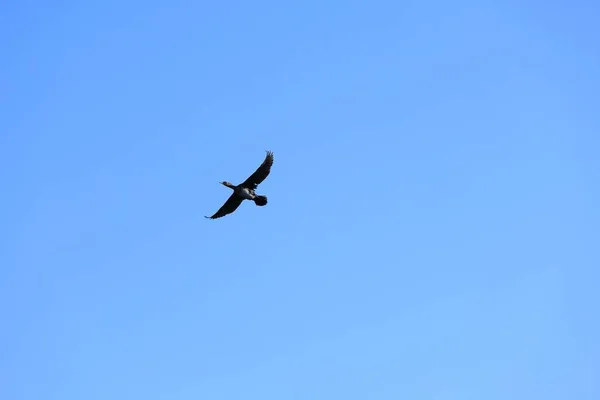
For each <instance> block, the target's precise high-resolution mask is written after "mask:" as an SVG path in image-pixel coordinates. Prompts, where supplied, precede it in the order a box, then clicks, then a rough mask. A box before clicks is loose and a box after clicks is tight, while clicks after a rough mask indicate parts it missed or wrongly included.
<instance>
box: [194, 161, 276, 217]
mask: <svg viewBox="0 0 600 400" xmlns="http://www.w3.org/2000/svg"><path fill="white" fill-rule="evenodd" d="M273 161H274V158H273V152H272V151H269V150H267V155H266V156H265V159H264V161H263V162H262V164H260V166H259V167H258V168H257V169H256V171H254V173H253V174H252V175H250V176H249V177H248V179H246V180H245V181H244V182H242V183H240V184H239V185H233V184H231V183H230V182H228V181H223V182H219V183H220V184H221V185H223V186H227V187H228V188H230V189H232V190H233V193H232V194H231V196H229V198H228V199H227V201H225V203H224V204H223V205H222V206H221V208H219V209H218V210H217V212H216V213H214V214H213V215H212V216H210V217H207V216H204V218H208V219H217V218H221V217H224V216H226V215H228V214H231V213H232V212H234V211H235V210H237V208H238V207H239V206H240V204H242V202H243V201H244V200H252V201H254V204H256V205H257V206H259V207H263V206H266V205H267V203H268V201H267V196H265V195H262V194H257V193H256V188H257V187H258V185H260V184H261V183H262V181H264V180H265V179H266V178H267V176H269V173H270V172H271V166H273Z"/></svg>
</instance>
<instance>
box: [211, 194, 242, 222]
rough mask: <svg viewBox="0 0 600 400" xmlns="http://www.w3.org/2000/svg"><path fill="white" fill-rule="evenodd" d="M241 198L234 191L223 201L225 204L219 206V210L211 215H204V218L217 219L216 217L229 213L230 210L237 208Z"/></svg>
mask: <svg viewBox="0 0 600 400" xmlns="http://www.w3.org/2000/svg"><path fill="white" fill-rule="evenodd" d="M243 200H244V199H243V198H241V197H240V196H238V195H236V194H235V193H232V194H231V196H229V198H228V199H227V201H226V202H225V204H223V205H222V206H221V208H219V210H218V211H217V212H216V213H215V214H214V215H213V216H212V217H205V218H210V219H217V218H221V217H224V216H226V215H227V214H231V213H232V212H234V211H235V210H237V208H238V207H239V206H240V204H242V201H243Z"/></svg>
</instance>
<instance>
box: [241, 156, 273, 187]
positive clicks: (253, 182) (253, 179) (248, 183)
mask: <svg viewBox="0 0 600 400" xmlns="http://www.w3.org/2000/svg"><path fill="white" fill-rule="evenodd" d="M273 160H274V159H273V152H272V151H267V156H266V157H265V160H264V161H263V162H262V164H260V167H258V169H257V170H256V171H254V173H253V174H252V175H250V177H248V179H246V180H245V181H244V182H243V183H242V186H243V187H247V188H249V189H252V190H254V189H256V187H257V186H258V185H260V183H261V182H262V181H264V180H265V178H266V177H267V176H269V173H270V172H271V166H272V165H273Z"/></svg>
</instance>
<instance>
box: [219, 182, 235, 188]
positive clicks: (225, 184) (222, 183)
mask: <svg viewBox="0 0 600 400" xmlns="http://www.w3.org/2000/svg"><path fill="white" fill-rule="evenodd" d="M220 183H221V185H223V186H227V187H229V188H230V187H233V185H232V184H231V182H227V181H223V182H220Z"/></svg>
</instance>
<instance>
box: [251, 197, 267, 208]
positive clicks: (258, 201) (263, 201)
mask: <svg viewBox="0 0 600 400" xmlns="http://www.w3.org/2000/svg"><path fill="white" fill-rule="evenodd" d="M254 204H256V205H257V206H266V205H267V196H263V195H258V196H256V197H255V198H254Z"/></svg>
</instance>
